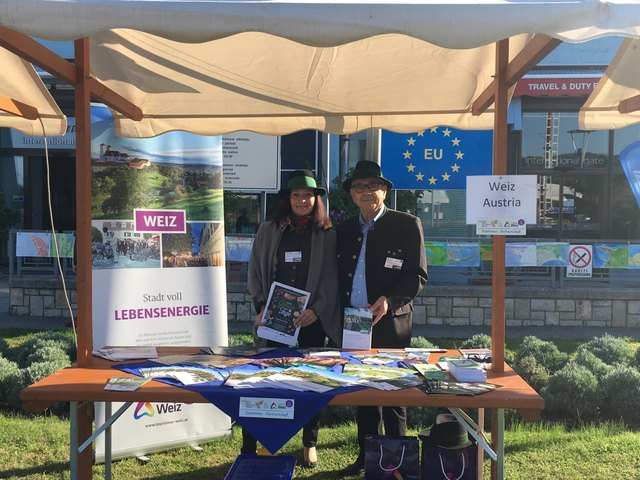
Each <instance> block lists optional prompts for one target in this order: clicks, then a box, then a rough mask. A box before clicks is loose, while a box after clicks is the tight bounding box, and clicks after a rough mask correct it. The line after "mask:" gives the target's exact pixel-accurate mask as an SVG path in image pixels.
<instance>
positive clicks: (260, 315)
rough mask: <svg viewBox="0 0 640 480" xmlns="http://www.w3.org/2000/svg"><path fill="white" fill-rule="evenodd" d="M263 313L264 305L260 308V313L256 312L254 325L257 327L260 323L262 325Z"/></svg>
mask: <svg viewBox="0 0 640 480" xmlns="http://www.w3.org/2000/svg"><path fill="white" fill-rule="evenodd" d="M263 313H264V307H262V309H261V310H260V313H258V315H256V321H255V322H254V323H255V326H256V327H259V326H260V325H262V314H263Z"/></svg>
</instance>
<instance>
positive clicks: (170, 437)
mask: <svg viewBox="0 0 640 480" xmlns="http://www.w3.org/2000/svg"><path fill="white" fill-rule="evenodd" d="M91 137H92V142H91V169H92V234H91V243H92V255H91V256H92V265H93V269H92V270H93V288H92V292H93V295H92V298H93V345H94V348H101V347H104V346H135V345H138V346H142V345H145V346H146V345H153V346H167V345H175V346H213V345H227V338H228V337H227V333H228V332H227V300H226V277H225V265H224V261H225V255H224V251H225V242H224V223H223V219H224V212H223V179H222V142H221V138H220V137H207V136H200V135H193V134H189V133H185V132H170V133H166V134H163V135H160V136H157V137H153V138H143V139H139V138H125V137H117V136H116V135H115V132H114V123H113V118H112V116H111V113H110V111H109V110H108V109H107V108H106V107H105V106H103V105H92V107H91ZM120 405H121V404H120ZM120 405H116V404H114V405H113V411H117V409H118V408H119V407H120ZM104 420H105V414H104V404H96V422H97V423H98V425H97V426H99V424H101V423H102V422H104ZM230 428H231V422H230V419H229V417H227V416H226V415H224V414H222V412H220V411H219V410H218V409H217V408H216V407H214V406H213V405H209V404H198V405H195V404H194V405H183V404H172V403H167V404H163V403H151V402H140V403H138V404H134V405H133V406H132V407H130V408H129V409H128V410H127V412H125V414H124V415H123V416H122V417H121V418H120V419H119V420H118V421H117V422H115V423H114V424H113V427H112V436H113V446H114V448H113V458H120V457H125V456H131V455H136V456H139V455H144V454H145V453H150V452H154V451H159V450H163V449H166V448H172V447H177V446H182V445H189V444H194V443H199V442H201V441H203V440H205V439H208V438H215V437H218V436H221V435H226V434H228V433H229V432H230ZM102 438H103V436H100V437H99V438H98V441H97V442H96V461H101V460H102V459H103V458H104V441H103V440H102Z"/></svg>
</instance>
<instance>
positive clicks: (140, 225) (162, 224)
mask: <svg viewBox="0 0 640 480" xmlns="http://www.w3.org/2000/svg"><path fill="white" fill-rule="evenodd" d="M134 220H135V222H136V227H135V228H136V232H172V233H185V232H186V231H187V229H186V215H185V211H184V210H143V209H135V210H134Z"/></svg>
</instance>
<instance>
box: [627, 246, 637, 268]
mask: <svg viewBox="0 0 640 480" xmlns="http://www.w3.org/2000/svg"><path fill="white" fill-rule="evenodd" d="M627 268H630V269H636V268H640V245H634V244H630V245H629V265H628V266H627Z"/></svg>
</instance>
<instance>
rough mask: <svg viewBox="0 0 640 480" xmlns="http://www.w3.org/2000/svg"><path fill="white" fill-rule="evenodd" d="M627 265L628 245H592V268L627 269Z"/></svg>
mask: <svg viewBox="0 0 640 480" xmlns="http://www.w3.org/2000/svg"><path fill="white" fill-rule="evenodd" d="M628 265H629V245H628V244H626V243H596V244H594V245H593V268H627V266H628Z"/></svg>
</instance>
